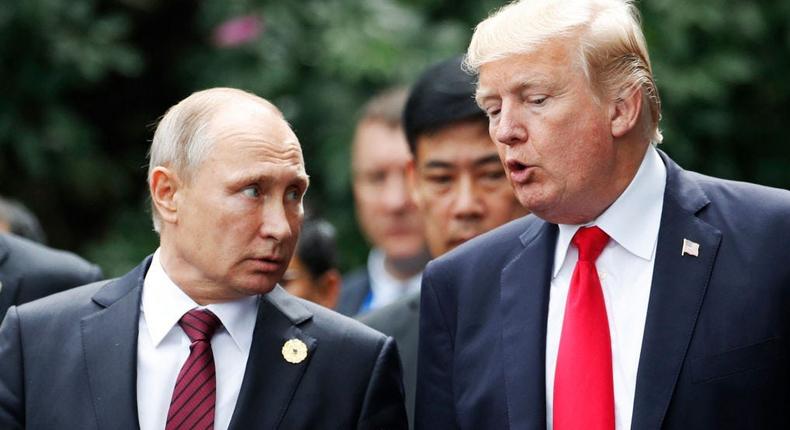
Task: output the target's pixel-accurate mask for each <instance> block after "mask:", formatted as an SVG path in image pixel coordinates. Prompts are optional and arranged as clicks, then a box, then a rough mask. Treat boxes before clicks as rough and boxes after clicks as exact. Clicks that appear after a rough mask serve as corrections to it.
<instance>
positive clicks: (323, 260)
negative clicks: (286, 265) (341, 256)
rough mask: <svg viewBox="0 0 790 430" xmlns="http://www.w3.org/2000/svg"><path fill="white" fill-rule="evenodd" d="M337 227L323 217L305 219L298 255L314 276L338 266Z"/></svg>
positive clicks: (298, 245) (297, 248)
mask: <svg viewBox="0 0 790 430" xmlns="http://www.w3.org/2000/svg"><path fill="white" fill-rule="evenodd" d="M336 235H337V234H336V233H335V227H333V226H332V224H330V223H329V222H328V221H326V220H323V219H321V218H313V219H309V220H305V222H304V225H303V226H302V233H301V234H300V235H299V242H298V243H297V245H296V255H297V256H298V257H299V260H301V261H302V264H304V266H305V268H307V271H308V272H310V276H311V277H312V278H318V277H319V276H321V275H323V274H324V273H326V272H327V271H329V270H331V269H335V268H337V244H336V239H335V237H336Z"/></svg>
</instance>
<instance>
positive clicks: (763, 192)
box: [685, 171, 790, 210]
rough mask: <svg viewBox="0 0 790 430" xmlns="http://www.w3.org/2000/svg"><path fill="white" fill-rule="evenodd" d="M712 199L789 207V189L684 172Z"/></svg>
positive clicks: (763, 206) (782, 207) (753, 204)
mask: <svg viewBox="0 0 790 430" xmlns="http://www.w3.org/2000/svg"><path fill="white" fill-rule="evenodd" d="M685 173H686V174H687V175H688V177H689V178H692V179H693V180H694V181H696V182H697V184H698V185H699V186H700V188H702V190H703V191H704V192H705V194H706V195H707V196H708V197H709V198H710V199H711V200H712V201H718V200H726V201H728V202H743V203H744V204H747V205H748V206H751V207H760V208H766V207H777V208H780V209H784V210H787V209H788V208H790V191H788V190H784V189H781V188H774V187H768V186H765V185H759V184H754V183H750V182H741V181H733V180H728V179H721V178H715V177H712V176H707V175H703V174H701V173H697V172H690V171H686V172H685Z"/></svg>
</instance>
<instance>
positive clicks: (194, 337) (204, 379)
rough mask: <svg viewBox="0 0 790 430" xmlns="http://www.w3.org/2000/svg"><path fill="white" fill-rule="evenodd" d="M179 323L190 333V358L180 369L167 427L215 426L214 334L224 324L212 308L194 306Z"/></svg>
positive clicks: (204, 427)
mask: <svg viewBox="0 0 790 430" xmlns="http://www.w3.org/2000/svg"><path fill="white" fill-rule="evenodd" d="M178 324H179V325H180V326H181V328H182V329H183V330H184V332H185V333H186V334H187V336H189V340H190V341H192V344H191V345H189V357H187V361H186V362H185V363H184V366H182V367H181V371H180V372H178V378H177V379H176V386H175V388H174V389H173V397H172V399H171V400H170V410H169V411H168V412H167V425H166V426H165V429H166V430H177V429H208V430H210V429H213V428H214V405H215V403H216V393H217V379H216V377H215V372H214V353H213V352H212V351H211V336H213V335H214V331H215V330H216V329H217V327H219V326H220V325H221V324H222V323H221V322H220V321H219V318H217V316H216V315H214V314H213V313H212V312H211V311H210V310H208V309H204V310H200V309H192V310H191V311H189V312H187V313H185V314H184V316H182V317H181V320H179V321H178Z"/></svg>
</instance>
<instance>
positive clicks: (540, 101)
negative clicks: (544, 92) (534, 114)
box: [529, 96, 548, 106]
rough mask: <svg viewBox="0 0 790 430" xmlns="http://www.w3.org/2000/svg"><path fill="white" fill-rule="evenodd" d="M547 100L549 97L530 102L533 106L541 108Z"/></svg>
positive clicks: (539, 97)
mask: <svg viewBox="0 0 790 430" xmlns="http://www.w3.org/2000/svg"><path fill="white" fill-rule="evenodd" d="M547 99H548V97H546V96H537V97H532V98H530V99H529V102H530V103H532V104H533V105H536V106H541V105H543V104H544V103H546V100H547Z"/></svg>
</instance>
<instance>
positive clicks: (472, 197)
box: [360, 57, 527, 423]
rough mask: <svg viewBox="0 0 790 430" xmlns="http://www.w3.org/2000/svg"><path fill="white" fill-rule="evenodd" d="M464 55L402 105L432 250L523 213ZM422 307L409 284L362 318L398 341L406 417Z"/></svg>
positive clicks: (425, 77) (413, 178)
mask: <svg viewBox="0 0 790 430" xmlns="http://www.w3.org/2000/svg"><path fill="white" fill-rule="evenodd" d="M461 60H462V59H461V57H454V58H451V59H449V60H445V61H442V62H440V63H438V64H435V65H433V66H431V67H430V68H429V69H427V70H426V71H425V72H424V73H423V74H422V75H421V76H420V77H419V79H418V80H417V82H416V83H415V85H414V87H413V89H412V91H411V94H410V95H409V98H408V102H407V103H406V107H405V110H404V112H403V124H404V128H405V132H406V136H407V138H408V143H409V148H410V150H411V152H412V154H413V156H414V160H413V162H412V163H410V165H409V168H408V177H409V183H410V186H411V191H412V196H413V197H414V201H415V203H416V205H417V207H418V208H419V210H420V213H421V214H422V217H423V222H424V228H425V235H426V238H427V243H428V248H429V249H430V253H431V256H432V257H433V258H435V257H438V256H440V255H442V254H444V253H446V252H448V251H450V250H451V249H453V248H455V247H456V246H458V245H460V244H462V243H464V242H466V241H467V240H469V239H471V238H473V237H475V236H477V235H480V234H482V233H484V232H486V231H488V230H491V229H493V228H495V227H498V226H500V225H502V224H505V223H506V222H508V221H511V220H513V219H515V218H518V217H520V216H523V215H526V213H527V211H526V210H525V209H524V208H523V207H522V206H521V205H520V204H519V202H518V200H517V199H516V196H515V194H514V193H513V189H512V188H511V185H510V182H509V181H508V180H507V177H506V176H505V171H504V169H503V167H502V164H501V162H500V161H499V155H498V154H497V149H496V146H495V145H494V143H493V142H492V141H491V137H490V136H489V135H488V119H487V118H486V115H485V114H484V113H483V111H482V110H480V108H479V107H478V106H477V104H476V103H475V100H474V94H475V81H474V78H473V77H472V76H470V75H468V74H467V73H465V72H464V71H463V70H462V69H461ZM419 312H420V292H419V291H412V292H410V293H409V294H408V295H407V296H405V297H404V298H402V299H400V300H398V301H396V302H394V303H392V304H390V305H388V306H385V307H382V308H381V309H378V310H375V311H372V312H370V313H368V314H366V315H364V316H362V317H361V318H360V319H361V321H362V322H364V323H366V324H367V325H369V326H371V327H373V328H375V329H377V330H379V331H381V332H383V333H386V334H388V335H390V336H393V337H394V338H395V339H396V341H397V342H398V350H399V351H400V355H401V362H402V363H403V376H404V388H405V390H406V408H407V411H408V414H409V420H410V423H411V422H413V414H414V397H415V389H416V380H417V343H418V335H419V322H420V321H419V320H420V318H419Z"/></svg>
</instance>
